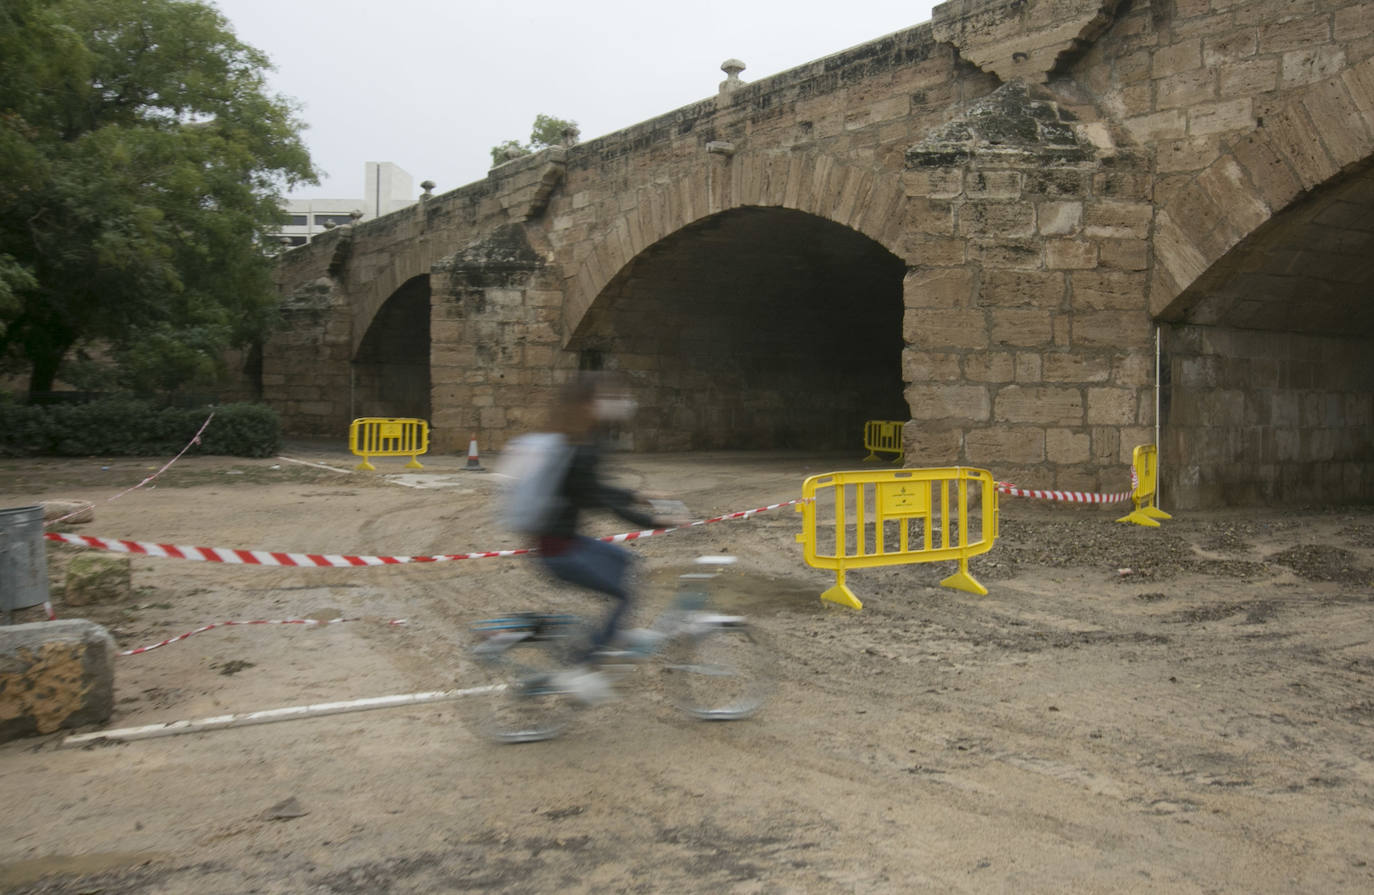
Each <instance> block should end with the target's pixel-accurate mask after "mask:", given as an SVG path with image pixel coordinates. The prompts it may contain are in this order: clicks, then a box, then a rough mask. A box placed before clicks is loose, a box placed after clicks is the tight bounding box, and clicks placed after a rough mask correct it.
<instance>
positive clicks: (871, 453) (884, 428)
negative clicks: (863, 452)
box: [864, 420, 906, 463]
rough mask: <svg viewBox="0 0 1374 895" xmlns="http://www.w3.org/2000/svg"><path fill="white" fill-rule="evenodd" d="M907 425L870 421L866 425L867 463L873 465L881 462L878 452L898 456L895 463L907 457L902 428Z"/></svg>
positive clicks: (865, 459) (895, 422)
mask: <svg viewBox="0 0 1374 895" xmlns="http://www.w3.org/2000/svg"><path fill="white" fill-rule="evenodd" d="M903 425H905V424H904V423H903V422H902V421H901V420H869V421H868V422H866V423H864V447H866V448H868V456H867V457H864V462H865V463H872V462H874V461H876V460H881V459H882V457H879V456H878V452H879V451H882V452H883V453H885V454H896V455H897V459H896V460H895V461H894V462H897V463H900V462H902V460H903V459H904V458H905V457H906V448H905V447H903V446H902V426H903Z"/></svg>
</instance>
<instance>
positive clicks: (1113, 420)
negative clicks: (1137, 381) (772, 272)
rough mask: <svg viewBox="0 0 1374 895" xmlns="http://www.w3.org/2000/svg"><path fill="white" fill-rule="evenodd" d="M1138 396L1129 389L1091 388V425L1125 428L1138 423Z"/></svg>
mask: <svg viewBox="0 0 1374 895" xmlns="http://www.w3.org/2000/svg"><path fill="white" fill-rule="evenodd" d="M1136 402H1137V395H1136V391H1135V390H1134V389H1128V388H1090V389H1088V413H1087V421H1088V424H1089V425H1101V426H1125V425H1129V424H1131V423H1135V422H1138V420H1137V419H1136Z"/></svg>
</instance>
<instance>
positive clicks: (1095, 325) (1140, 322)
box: [1071, 311, 1153, 349]
mask: <svg viewBox="0 0 1374 895" xmlns="http://www.w3.org/2000/svg"><path fill="white" fill-rule="evenodd" d="M1071 326H1072V335H1071V341H1072V343H1073V344H1074V345H1075V346H1077V347H1080V348H1093V347H1104V346H1110V347H1113V348H1127V349H1131V348H1137V349H1138V348H1144V347H1146V346H1148V345H1149V344H1150V340H1151V335H1152V333H1153V329H1152V324H1151V322H1150V316H1149V315H1148V314H1146V313H1145V312H1144V311H1080V312H1078V313H1075V314H1074V315H1073V318H1072V323H1071Z"/></svg>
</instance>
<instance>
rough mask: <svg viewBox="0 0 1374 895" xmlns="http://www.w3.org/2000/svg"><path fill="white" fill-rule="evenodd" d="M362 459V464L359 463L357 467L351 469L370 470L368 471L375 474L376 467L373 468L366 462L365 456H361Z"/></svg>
mask: <svg viewBox="0 0 1374 895" xmlns="http://www.w3.org/2000/svg"><path fill="white" fill-rule="evenodd" d="M362 458H363V462H361V463H359V464H358V465H357V466H355V467H353V468H354V469H370V470H372V471H373V472H376V471H377V467H375V466H373V465H372V464H371V463H369V462H367V454H363V455H362Z"/></svg>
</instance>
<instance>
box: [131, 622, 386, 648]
mask: <svg viewBox="0 0 1374 895" xmlns="http://www.w3.org/2000/svg"><path fill="white" fill-rule="evenodd" d="M357 621H362V619H360V618H331V619H326V620H320V619H317V618H280V619H252V620H248V621H227V622H214V623H212V624H208V625H202V626H201V627H199V628H196V629H195V630H194V631H187V632H186V633H185V634H178V635H177V636H176V637H168V638H167V639H166V640H163V641H160V642H158V643H153V644H149V645H148V646H140V647H137V648H136V649H128V650H124V651H123V652H122V653H115V655H117V656H137V655H139V654H141V653H146V652H149V651H150V650H155V649H157V648H158V647H160V646H166V645H167V644H169V643H176V642H177V641H180V640H185V639H186V638H187V637H190V636H192V635H194V634H203V633H205V632H206V631H213V630H214V629H215V628H230V627H235V626H237V625H338V624H342V623H343V622H357ZM405 623H406V620H405V619H403V618H393V619H391V620H390V621H388V622H387V624H388V625H404V624H405Z"/></svg>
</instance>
